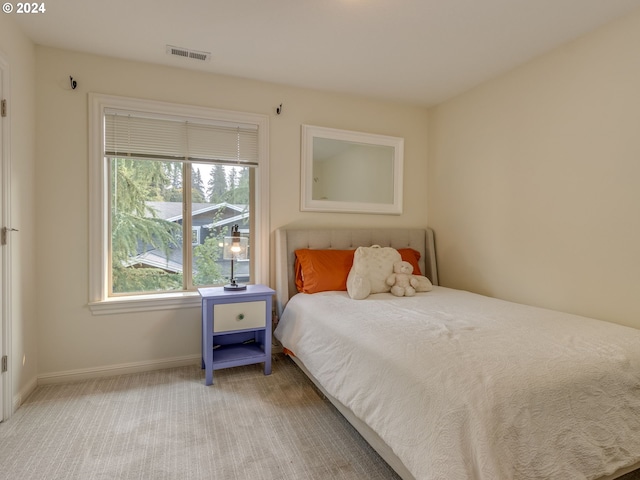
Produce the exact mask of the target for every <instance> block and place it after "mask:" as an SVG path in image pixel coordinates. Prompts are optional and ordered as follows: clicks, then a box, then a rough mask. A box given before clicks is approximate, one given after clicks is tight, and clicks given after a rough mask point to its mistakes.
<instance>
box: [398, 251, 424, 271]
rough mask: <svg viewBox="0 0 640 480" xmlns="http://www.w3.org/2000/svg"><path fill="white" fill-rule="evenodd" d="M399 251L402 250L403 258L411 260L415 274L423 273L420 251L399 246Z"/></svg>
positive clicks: (407, 260) (406, 260)
mask: <svg viewBox="0 0 640 480" xmlns="http://www.w3.org/2000/svg"><path fill="white" fill-rule="evenodd" d="M398 252H400V256H401V257H402V260H404V261H405V262H409V263H410V264H411V265H412V266H413V275H422V272H421V271H420V264H419V263H418V261H419V260H420V256H421V255H420V252H419V251H417V250H414V249H413V248H399V249H398Z"/></svg>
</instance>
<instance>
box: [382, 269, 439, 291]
mask: <svg viewBox="0 0 640 480" xmlns="http://www.w3.org/2000/svg"><path fill="white" fill-rule="evenodd" d="M412 273H413V266H412V265H411V264H410V263H409V262H405V261H400V262H395V263H394V264H393V273H392V274H391V275H389V276H388V277H387V285H389V286H391V293H392V294H393V295H395V296H396V297H413V296H414V295H415V294H416V292H428V291H430V290H431V289H432V288H433V286H432V284H431V282H430V281H429V279H428V278H427V277H423V276H422V275H412Z"/></svg>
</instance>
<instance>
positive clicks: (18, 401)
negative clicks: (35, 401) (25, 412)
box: [11, 377, 38, 413]
mask: <svg viewBox="0 0 640 480" xmlns="http://www.w3.org/2000/svg"><path fill="white" fill-rule="evenodd" d="M37 386H38V379H37V378H35V377H34V378H33V379H32V380H31V381H30V382H29V383H27V384H26V385H25V386H24V388H22V389H21V390H20V391H19V392H18V393H17V394H16V395H14V396H13V402H12V405H11V407H12V410H11V412H12V413H15V412H16V410H18V408H20V405H22V403H23V402H24V401H25V400H26V399H27V397H28V396H29V395H31V393H32V392H33V391H34V390H35V389H36V387H37Z"/></svg>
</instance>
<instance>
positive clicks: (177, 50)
mask: <svg viewBox="0 0 640 480" xmlns="http://www.w3.org/2000/svg"><path fill="white" fill-rule="evenodd" d="M167 55H175V56H177V57H184V58H193V59H194V60H200V61H201V62H208V61H209V60H211V52H199V51H197V50H189V49H188V48H182V47H174V46H173V45H167Z"/></svg>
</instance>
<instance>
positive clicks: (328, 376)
mask: <svg viewBox="0 0 640 480" xmlns="http://www.w3.org/2000/svg"><path fill="white" fill-rule="evenodd" d="M275 335H276V337H277V338H278V339H279V340H280V341H281V342H282V344H283V345H284V346H285V347H286V348H288V349H289V350H291V351H292V352H293V353H294V354H295V355H296V356H297V357H298V358H299V359H300V360H301V361H302V362H303V363H304V365H305V366H306V367H307V369H308V370H309V371H310V373H311V374H312V375H313V376H314V377H315V378H316V379H317V380H319V381H320V383H321V384H322V385H323V386H324V388H325V389H326V390H327V391H328V393H330V394H331V395H333V396H334V397H336V398H337V399H338V400H339V401H340V402H342V403H343V404H344V405H346V406H347V407H349V408H350V409H351V410H352V411H353V413H354V414H355V415H356V416H357V417H359V418H360V419H361V420H363V421H364V422H366V423H367V424H368V425H369V426H370V427H371V428H372V429H373V430H374V431H376V432H377V433H378V435H379V436H380V437H381V438H382V439H383V440H384V441H385V442H386V443H387V444H388V445H389V446H390V447H391V448H392V449H393V451H394V452H395V454H396V455H397V456H398V457H399V458H400V460H402V462H403V463H404V465H405V466H406V467H407V468H408V470H409V471H410V472H412V474H413V475H414V476H415V477H416V478H417V479H437V480H450V479H451V480H462V479H474V480H476V479H490V480H496V479H527V480H530V479H545V480H547V479H561V480H570V479H585V478H587V479H595V478H598V477H601V476H604V475H610V474H612V473H614V472H615V471H617V470H618V469H620V468H623V467H627V466H629V465H632V464H634V463H636V462H638V461H640V330H636V329H632V328H629V327H623V326H619V325H615V324H611V323H607V322H602V321H598V320H593V319H589V318H584V317H579V316H575V315H568V314H563V313H559V312H556V311H551V310H544V309H539V308H534V307H528V306H525V305H519V304H514V303H509V302H504V301H500V300H496V299H492V298H488V297H483V296H480V295H475V294H472V293H469V292H463V291H459V290H452V289H447V288H443V287H435V288H434V290H433V291H432V292H429V293H422V294H418V295H417V296H415V297H400V298H398V297H394V296H392V295H390V294H377V295H372V296H370V297H369V298H367V299H365V300H351V299H350V298H349V297H348V296H347V294H346V292H323V293H317V294H313V295H307V294H299V295H296V296H294V297H293V298H292V299H291V300H290V301H289V303H288V304H287V307H286V309H285V312H284V314H283V315H282V318H281V320H280V323H279V325H278V327H277V329H276V332H275Z"/></svg>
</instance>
